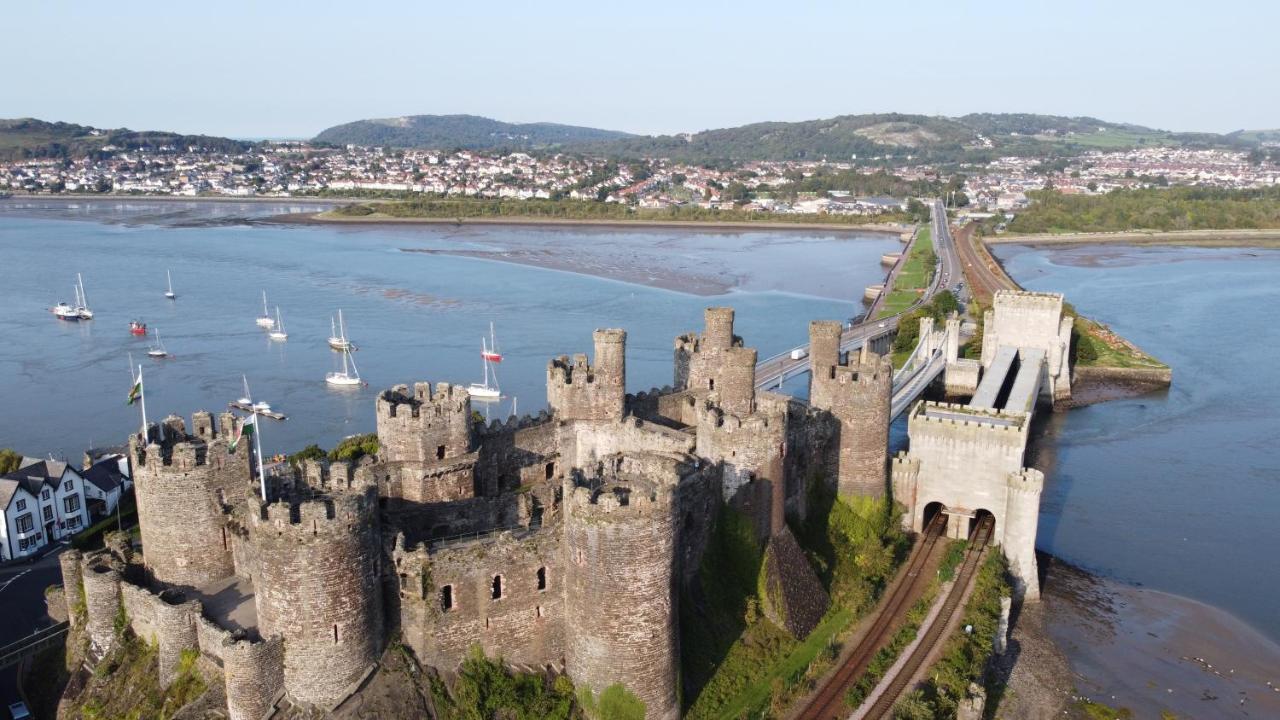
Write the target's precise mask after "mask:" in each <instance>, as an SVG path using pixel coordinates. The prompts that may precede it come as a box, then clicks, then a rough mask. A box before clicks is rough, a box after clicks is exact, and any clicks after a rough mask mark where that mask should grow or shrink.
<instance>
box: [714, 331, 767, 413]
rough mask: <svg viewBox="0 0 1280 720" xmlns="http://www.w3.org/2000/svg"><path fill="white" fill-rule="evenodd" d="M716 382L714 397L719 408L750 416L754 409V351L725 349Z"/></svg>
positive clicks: (741, 348)
mask: <svg viewBox="0 0 1280 720" xmlns="http://www.w3.org/2000/svg"><path fill="white" fill-rule="evenodd" d="M720 360H721V362H720V367H719V372H718V373H717V375H719V378H718V380H719V381H718V382H717V383H716V385H715V391H714V393H715V394H714V396H713V397H715V398H716V400H717V401H718V402H719V404H720V407H722V408H724V409H725V410H726V411H727V412H731V413H733V414H735V415H743V416H745V415H750V414H751V413H753V412H755V409H756V350H755V348H745V347H734V348H726V349H725V350H724V351H722V352H721V353H720Z"/></svg>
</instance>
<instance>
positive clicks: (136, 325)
mask: <svg viewBox="0 0 1280 720" xmlns="http://www.w3.org/2000/svg"><path fill="white" fill-rule="evenodd" d="M129 333H130V334H131V335H146V334H147V324H146V323H144V322H142V321H141V320H130V321H129Z"/></svg>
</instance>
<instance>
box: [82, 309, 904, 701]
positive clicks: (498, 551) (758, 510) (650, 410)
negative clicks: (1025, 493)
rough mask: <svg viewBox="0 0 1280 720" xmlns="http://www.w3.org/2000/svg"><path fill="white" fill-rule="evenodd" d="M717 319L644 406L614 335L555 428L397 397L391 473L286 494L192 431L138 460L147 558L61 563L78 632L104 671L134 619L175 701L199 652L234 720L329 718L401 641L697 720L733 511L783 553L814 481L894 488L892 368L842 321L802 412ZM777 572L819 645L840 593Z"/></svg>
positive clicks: (555, 375)
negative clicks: (704, 588)
mask: <svg viewBox="0 0 1280 720" xmlns="http://www.w3.org/2000/svg"><path fill="white" fill-rule="evenodd" d="M705 320H706V326H705V329H704V331H703V332H701V333H690V334H686V335H681V336H680V337H678V338H676V340H675V352H674V355H675V372H674V383H673V385H672V386H669V387H666V388H662V389H656V390H653V391H649V392H643V393H638V394H627V393H626V363H625V350H626V333H625V332H624V331H622V330H597V331H596V332H595V334H594V355H593V356H592V357H591V358H588V357H587V356H586V355H576V356H574V357H563V356H562V357H558V358H555V359H553V360H551V361H550V362H549V364H548V366H547V400H548V405H549V407H550V409H549V411H544V412H543V413H541V414H539V415H538V416H532V417H523V418H518V419H516V418H513V419H511V420H510V421H508V422H505V423H499V422H495V423H492V424H490V425H485V424H483V423H481V422H479V421H477V420H476V417H475V416H474V414H473V412H472V404H471V399H470V397H469V395H468V393H467V391H466V389H465V388H462V387H458V386H453V385H449V384H446V383H439V384H436V385H434V386H432V385H429V384H427V383H419V384H416V385H414V386H413V387H409V386H404V385H400V386H396V387H393V388H391V389H389V390H386V391H384V392H382V393H380V394H379V396H378V398H377V400H376V413H377V435H378V439H379V442H380V450H379V452H378V454H377V456H376V457H365V458H363V459H361V461H359V462H357V463H354V464H352V463H328V462H323V461H305V462H304V463H303V464H302V466H301V467H300V468H298V469H297V470H296V471H291V473H290V474H286V475H282V476H270V475H268V476H267V478H266V483H267V487H266V488H265V492H264V489H263V488H262V487H261V485H260V484H259V481H258V480H257V479H255V474H254V473H253V472H252V468H251V466H252V459H251V456H250V452H249V449H248V447H247V445H248V443H240V444H239V445H235V446H234V447H233V444H232V436H233V432H234V429H235V426H236V422H237V420H236V419H235V418H234V417H232V416H231V415H230V414H226V413H224V414H223V415H222V416H221V418H220V419H219V421H218V422H217V423H215V422H214V418H213V416H212V415H211V414H210V413H207V412H197V413H195V415H194V417H193V418H192V422H191V426H190V428H188V427H187V425H186V423H185V422H184V421H183V419H182V418H180V417H176V416H170V417H169V418H167V419H166V420H165V421H164V422H163V423H161V424H160V425H158V426H155V425H153V426H152V427H150V428H148V429H147V432H146V435H145V437H143V435H142V434H139V435H137V436H134V437H133V438H131V440H130V456H131V460H132V462H133V465H134V478H135V483H136V492H137V498H138V515H139V522H140V525H141V534H142V555H141V557H134V556H133V555H132V553H131V552H130V549H129V548H127V547H121V548H115V549H114V551H100V552H96V553H91V554H88V555H85V556H81V555H80V554H79V553H77V552H74V551H68V552H66V553H64V554H63V555H62V566H63V573H64V580H65V587H66V588H68V591H67V593H66V597H67V603H68V606H69V607H71V608H74V607H78V606H82V607H84V608H85V611H84V612H83V615H82V616H81V617H79V618H77V617H76V615H75V614H74V613H72V617H73V622H82V623H83V624H84V625H85V628H84V630H85V631H86V633H87V636H88V637H89V639H90V643H91V654H92V655H94V656H95V657H102V656H103V655H105V653H106V652H108V651H109V650H110V649H111V646H112V644H113V642H116V639H115V638H116V634H115V632H114V625H115V623H116V621H117V618H118V616H119V613H120V612H121V610H123V612H124V616H125V617H126V618H127V620H128V622H129V624H130V626H131V627H132V629H133V631H134V632H135V633H136V634H137V635H139V636H140V637H147V638H154V639H155V641H156V642H157V643H158V646H159V659H160V673H161V679H162V681H165V682H167V681H168V680H169V679H171V678H172V677H173V676H174V674H175V672H176V668H177V667H178V663H179V659H180V658H181V657H182V655H183V653H189V652H191V651H198V654H199V658H200V661H201V662H202V663H204V665H202V667H208V668H216V671H217V672H219V673H220V674H221V676H222V678H223V681H224V685H225V697H226V707H227V713H228V715H229V717H231V718H233V719H237V720H240V719H254V720H256V719H257V718H262V717H266V716H269V715H270V714H271V713H272V712H273V709H274V708H280V707H283V706H284V705H286V704H287V705H292V706H295V707H298V706H302V707H312V708H316V709H319V710H321V711H325V710H332V709H333V708H335V707H337V706H339V705H340V704H341V703H342V702H343V701H344V700H345V699H346V698H348V697H349V696H350V695H351V694H352V693H353V692H354V691H355V690H357V689H358V688H359V687H360V686H361V684H362V683H363V682H364V681H365V680H366V679H367V678H368V677H369V675H370V674H371V673H372V672H373V670H374V669H375V668H376V666H377V661H378V658H379V657H380V655H381V653H382V652H383V650H384V649H385V646H386V644H387V643H388V641H389V638H390V637H391V636H392V635H393V634H396V633H398V636H399V637H400V638H401V640H402V642H403V643H404V644H405V645H406V646H408V647H409V648H410V649H412V651H413V652H414V654H415V655H416V656H417V658H418V660H419V661H420V662H421V663H423V664H424V665H428V666H432V667H434V668H436V669H438V670H439V671H441V672H444V673H449V672H451V671H452V670H454V669H456V668H457V667H458V665H459V663H461V662H462V660H464V659H465V658H466V657H467V655H468V653H469V652H470V649H471V648H472V647H473V646H477V645H478V646H479V647H480V648H481V649H483V651H484V652H485V653H486V654H487V655H490V656H501V657H502V658H503V659H504V661H505V662H506V663H508V664H510V665H512V666H517V667H529V668H542V669H550V670H553V671H556V672H563V673H565V674H567V675H568V676H569V677H570V678H571V679H572V680H573V681H574V683H575V684H576V685H577V686H578V687H579V688H586V689H589V690H590V691H592V692H595V693H600V692H602V691H603V690H605V689H606V688H608V687H610V686H611V685H614V684H621V685H622V686H624V687H625V688H626V689H627V690H628V691H629V692H631V693H633V694H634V695H635V696H636V697H638V698H639V699H640V700H641V701H643V702H644V704H645V707H646V716H647V717H648V718H658V719H662V720H671V719H674V718H677V717H679V714H680V706H681V700H680V697H679V688H680V686H681V682H680V648H679V612H678V598H679V597H680V595H681V592H680V591H681V588H683V587H686V586H688V585H689V584H690V583H691V582H693V581H694V580H695V579H696V578H697V573H698V570H699V566H700V563H701V558H702V554H703V551H704V549H705V548H706V546H707V543H708V541H709V536H710V533H711V529H712V527H713V525H714V523H715V521H716V518H717V516H718V514H719V513H720V512H721V511H722V508H724V507H732V508H734V509H735V510H736V511H738V512H741V513H743V514H745V515H746V516H747V517H749V518H750V519H751V520H752V522H753V525H754V527H755V528H756V531H757V535H758V538H759V541H760V542H761V543H762V545H766V546H768V545H774V544H779V545H780V546H784V547H783V549H784V550H786V549H788V548H791V547H792V546H794V544H795V540H794V538H792V537H791V535H790V531H789V530H788V529H787V521H788V519H801V518H804V517H805V515H806V512H807V508H806V498H807V492H806V489H807V487H806V486H807V483H808V482H810V481H811V480H812V479H815V478H823V479H825V480H826V481H827V482H829V483H830V485H831V486H832V487H833V489H838V490H839V491H840V492H842V493H846V494H858V495H874V496H880V495H883V494H885V493H886V492H888V484H889V476H888V468H889V464H890V463H889V458H888V429H889V405H890V393H891V388H892V376H893V370H892V367H891V365H890V363H889V361H888V359H887V358H883V357H880V356H878V355H875V354H874V353H869V352H866V351H863V352H862V353H860V354H859V353H845V352H842V351H841V349H840V331H841V326H840V324H839V323H834V322H832V323H827V322H815V323H812V324H811V326H810V339H811V347H812V353H811V357H812V363H813V365H812V367H813V372H812V379H811V385H810V397H811V402H809V403H806V402H804V401H801V400H796V399H794V398H791V397H788V396H786V395H782V394H776V393H772V392H764V391H759V390H757V387H756V379H755V369H756V362H757V354H756V351H755V350H754V349H751V348H748V347H746V346H745V344H744V342H743V340H742V338H740V337H738V336H737V335H735V334H734V313H733V310H731V309H728V308H710V309H708V310H707V312H706V318H705ZM913 422H914V421H913ZM264 496H265V497H266V498H268V499H267V500H265V501H264V500H263V499H262V498H263V497H264ZM909 515H910V513H909ZM904 521H905V522H906V523H907V524H909V525H913V526H916V527H918V525H919V520H918V518H917V517H915V516H909V517H907V518H904ZM797 550H798V549H797ZM791 556H793V557H794V554H792V555H791ZM801 557H802V556H801ZM783 565H788V564H785V563H783ZM795 565H800V566H804V567H794V566H795ZM780 572H784V573H786V574H787V577H785V578H782V579H776V578H771V579H770V583H771V587H781V588H782V589H781V591H780V592H779V597H778V598H777V599H776V601H775V602H774V603H772V609H770V608H766V612H772V613H773V614H772V617H774V619H775V620H776V621H777V622H778V623H779V624H780V625H783V626H785V627H786V628H787V629H788V630H790V631H792V632H793V633H795V634H797V635H803V634H807V632H808V631H809V630H811V629H812V627H813V625H814V624H816V622H817V620H818V619H819V618H820V617H821V615H822V613H823V612H825V609H826V602H827V601H826V597H825V594H823V593H822V590H821V586H820V584H818V583H817V581H816V577H814V576H813V571H812V569H810V568H808V567H807V564H805V563H798V564H797V563H790V564H789V566H788V567H785V568H783V569H782V570H780ZM792 587H801V588H805V589H806V592H803V593H797V595H804V597H797V598H792V597H791V594H792V593H791V592H790V590H789V588H792ZM815 587H816V592H814V588H815ZM80 588H83V595H81V594H80V593H81V590H80ZM816 595H820V596H821V597H815V596H816ZM81 603H82V605H81ZM789 604H790V605H789Z"/></svg>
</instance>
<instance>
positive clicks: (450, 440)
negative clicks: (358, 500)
mask: <svg viewBox="0 0 1280 720" xmlns="http://www.w3.org/2000/svg"><path fill="white" fill-rule="evenodd" d="M375 404H376V412H377V422H378V442H379V444H380V448H381V449H380V450H379V451H378V455H379V457H380V458H381V459H382V460H386V461H390V462H428V461H434V460H446V459H452V458H456V457H459V456H461V455H466V454H467V453H470V452H471V451H472V421H471V395H470V394H469V393H468V392H467V389H466V388H465V387H461V386H454V385H450V384H449V383H438V384H437V385H436V386H435V388H434V390H433V389H432V387H431V385H430V384H429V383H416V384H414V386H413V390H412V391H410V389H409V386H407V385H396V386H395V387H393V388H391V389H390V390H387V391H385V392H383V393H381V394H379V395H378V399H377V401H376V403H375Z"/></svg>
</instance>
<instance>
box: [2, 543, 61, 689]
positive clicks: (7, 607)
mask: <svg viewBox="0 0 1280 720" xmlns="http://www.w3.org/2000/svg"><path fill="white" fill-rule="evenodd" d="M61 583H62V568H61V567H60V566H59V565H58V551H53V552H50V553H49V554H47V555H45V556H44V557H42V558H40V559H39V560H37V561H35V562H34V563H32V564H30V565H28V564H25V563H18V564H13V565H5V566H4V567H0V617H3V618H4V620H3V622H0V646H2V645H8V644H9V643H11V642H16V641H18V640H21V639H22V638H24V637H26V636H28V635H30V634H31V633H33V632H35V631H36V630H40V629H42V628H46V627H49V626H50V625H53V624H54V623H53V619H52V618H50V617H49V615H48V613H46V612H45V604H44V589H45V588H47V587H49V586H50V585H58V584H61ZM20 699H21V698H19V697H18V676H17V668H16V667H10V668H5V669H4V670H0V707H4V708H7V707H9V705H10V704H11V703H15V702H18V700H20Z"/></svg>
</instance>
